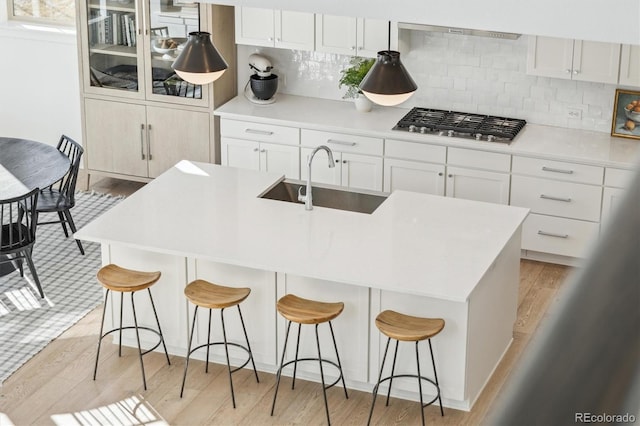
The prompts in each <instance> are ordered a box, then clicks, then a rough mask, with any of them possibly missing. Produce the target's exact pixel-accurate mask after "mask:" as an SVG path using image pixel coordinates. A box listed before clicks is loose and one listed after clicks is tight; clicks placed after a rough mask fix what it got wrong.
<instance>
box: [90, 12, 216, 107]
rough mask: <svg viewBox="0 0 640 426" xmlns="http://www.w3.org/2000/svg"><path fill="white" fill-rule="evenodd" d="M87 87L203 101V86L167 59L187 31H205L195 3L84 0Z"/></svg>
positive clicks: (161, 98)
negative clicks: (185, 78) (183, 75)
mask: <svg viewBox="0 0 640 426" xmlns="http://www.w3.org/2000/svg"><path fill="white" fill-rule="evenodd" d="M83 1H84V2H85V5H86V9H85V10H84V11H83V12H84V13H83V14H81V19H82V21H81V22H82V25H81V31H82V32H83V34H82V43H81V45H82V55H83V64H85V66H84V67H83V73H84V76H83V78H84V84H85V88H86V89H85V91H86V92H90V93H96V94H103V95H113V96H118V97H121V96H122V97H128V98H135V99H147V100H157V101H160V102H172V103H180V104H190V105H206V103H207V91H206V90H203V87H202V86H200V85H193V84H191V83H187V82H185V81H183V80H182V79H181V78H180V77H178V75H177V74H176V73H175V71H174V70H173V69H172V68H171V65H172V64H173V62H174V61H175V59H176V57H177V56H178V54H179V53H180V52H181V51H182V49H183V48H184V45H185V43H186V41H187V37H188V35H189V32H192V31H199V30H201V27H204V28H202V31H207V29H206V26H207V25H206V23H204V25H202V21H201V19H200V17H201V8H203V10H204V7H205V6H200V5H198V4H197V3H184V2H183V1H182V0H83Z"/></svg>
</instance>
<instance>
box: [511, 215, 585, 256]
mask: <svg viewBox="0 0 640 426" xmlns="http://www.w3.org/2000/svg"><path fill="white" fill-rule="evenodd" d="M597 235H598V224H597V223H593V222H585V221H582V220H575V219H565V218H561V217H552V216H544V215H539V214H533V213H532V214H529V216H527V218H526V219H525V221H524V224H523V225H522V248H523V249H525V250H533V251H539V252H543V253H551V254H558V255H561V256H569V257H584V256H585V255H586V254H587V249H588V248H589V245H590V244H591V241H592V240H593V239H594V238H596V236H597Z"/></svg>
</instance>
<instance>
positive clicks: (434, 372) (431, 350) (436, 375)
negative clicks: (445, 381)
mask: <svg viewBox="0 0 640 426" xmlns="http://www.w3.org/2000/svg"><path fill="white" fill-rule="evenodd" d="M427 340H428V341H429V352H430V353H431V365H433V378H434V380H435V382H436V388H437V389H438V403H439V404H440V415H441V416H444V409H443V408H442V399H441V398H440V383H438V373H436V360H435V358H433V348H432V347H431V339H427Z"/></svg>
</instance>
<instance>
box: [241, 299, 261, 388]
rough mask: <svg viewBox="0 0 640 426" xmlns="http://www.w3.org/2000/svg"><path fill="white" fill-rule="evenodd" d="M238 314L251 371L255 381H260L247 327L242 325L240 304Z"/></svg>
mask: <svg viewBox="0 0 640 426" xmlns="http://www.w3.org/2000/svg"><path fill="white" fill-rule="evenodd" d="M238 315H240V324H242V332H243V333H244V338H245V340H246V341H247V349H249V357H250V358H251V365H253V373H254V374H255V375H256V382H258V383H260V379H259V378H258V370H257V369H256V363H255V361H254V360H253V352H252V351H251V345H250V344H249V335H248V334H247V329H246V328H245V326H244V319H243V318H242V310H241V309H240V305H238Z"/></svg>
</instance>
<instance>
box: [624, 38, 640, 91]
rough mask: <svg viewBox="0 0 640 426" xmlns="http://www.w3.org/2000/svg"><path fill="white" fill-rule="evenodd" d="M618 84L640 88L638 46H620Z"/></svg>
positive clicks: (639, 52)
mask: <svg viewBox="0 0 640 426" xmlns="http://www.w3.org/2000/svg"><path fill="white" fill-rule="evenodd" d="M619 83H620V84H622V85H625V86H638V87H640V45H630V44H623V45H622V51H621V53H620V80H619Z"/></svg>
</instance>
